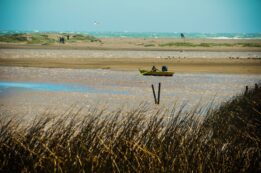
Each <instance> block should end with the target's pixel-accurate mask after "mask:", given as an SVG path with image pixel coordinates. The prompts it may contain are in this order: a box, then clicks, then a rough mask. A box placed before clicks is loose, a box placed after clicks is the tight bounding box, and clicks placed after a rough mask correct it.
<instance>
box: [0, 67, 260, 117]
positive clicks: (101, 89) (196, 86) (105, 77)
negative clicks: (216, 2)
mask: <svg viewBox="0 0 261 173" xmlns="http://www.w3.org/2000/svg"><path fill="white" fill-rule="evenodd" d="M0 81H2V82H0V91H2V92H0V108H1V112H8V113H10V114H22V115H30V114H36V113H42V112H44V111H46V110H55V111H60V112H63V111H65V110H66V109H67V108H69V107H70V106H71V105H77V106H78V107H84V108H90V107H104V106H106V108H108V109H110V110H115V109H118V108H121V109H132V108H135V107H137V106H138V105H139V104H140V103H144V102H146V103H147V104H149V105H151V106H154V99H153V95H152V89H151V84H154V85H155V86H156V88H157V85H158V83H159V82H161V84H162V92H161V104H160V106H166V107H169V108H171V107H173V105H175V107H176V108H178V107H180V106H181V105H182V104H183V103H186V106H187V107H188V108H191V107H193V106H195V105H198V104H200V105H203V106H204V105H207V104H209V103H210V102H211V103H212V104H213V105H214V106H218V105H220V104H221V103H222V102H224V101H226V100H229V99H230V98H232V97H233V96H235V95H237V94H240V93H242V92H243V91H244V89H245V86H246V85H249V86H253V85H254V83H258V82H259V81H261V76H260V75H237V74H196V73H195V74H184V73H180V74H175V75H174V76H173V77H148V76H147V77H145V76H141V75H140V74H139V73H138V71H137V72H121V71H111V70H87V69H45V68H22V67H1V68H0ZM28 84H29V85H28ZM10 87H11V88H10Z"/></svg>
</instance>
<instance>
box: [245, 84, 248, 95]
mask: <svg viewBox="0 0 261 173" xmlns="http://www.w3.org/2000/svg"><path fill="white" fill-rule="evenodd" d="M247 93H248V86H246V90H245V95H247Z"/></svg>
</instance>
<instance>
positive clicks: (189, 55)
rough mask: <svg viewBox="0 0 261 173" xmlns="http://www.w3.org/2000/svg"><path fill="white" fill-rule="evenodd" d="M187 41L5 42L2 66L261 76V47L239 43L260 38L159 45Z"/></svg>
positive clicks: (0, 48)
mask: <svg viewBox="0 0 261 173" xmlns="http://www.w3.org/2000/svg"><path fill="white" fill-rule="evenodd" d="M52 37H53V38H54V37H55V36H54V35H53V36H52ZM182 41H183V40H182V39H170V38H168V39H139V38H101V42H83V41H81V42H70V43H69V42H68V43H67V42H66V43H65V44H59V43H56V42H55V43H52V44H50V45H41V44H26V43H0V66H17V67H41V68H42V67H43V68H71V69H84V68H86V69H110V70H117V71H138V69H147V70H149V69H151V67H152V66H153V65H155V66H157V68H158V69H160V68H161V66H162V65H168V66H169V70H170V71H174V72H176V73H228V74H261V47H243V46H242V45H240V44H249V43H251V44H254V45H255V44H257V45H261V40H246V39H239V40H234V39H225V40H221V39H220V40H213V39H187V40H186V42H189V43H191V44H192V45H200V44H202V43H204V44H215V45H224V46H213V47H212V46H210V47H198V46H197V47H189V46H164V47H162V46H160V45H161V44H168V43H170V42H173V43H182ZM251 44H250V45H251ZM146 45H147V46H146ZM174 45H175V44H174ZM225 45H229V46H225ZM231 45H235V46H231Z"/></svg>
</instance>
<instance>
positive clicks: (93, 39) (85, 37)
mask: <svg viewBox="0 0 261 173" xmlns="http://www.w3.org/2000/svg"><path fill="white" fill-rule="evenodd" d="M65 37H66V35H65ZM66 41H67V42H78V41H85V42H101V40H100V39H98V38H96V37H94V36H91V35H82V34H76V35H71V36H70V38H69V40H66Z"/></svg>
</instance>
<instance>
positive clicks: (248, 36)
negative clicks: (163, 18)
mask: <svg viewBox="0 0 261 173" xmlns="http://www.w3.org/2000/svg"><path fill="white" fill-rule="evenodd" d="M38 32H47V33H71V34H88V35H93V36H95V37H98V38H104V37H105V38H180V34H181V33H180V32H127V31H125V32H87V31H81V32H72V31H38V30H35V31H3V30H2V31H0V34H15V33H16V34H17V33H38ZM183 34H184V35H185V38H199V39H261V33H193V32H190V33H183Z"/></svg>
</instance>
